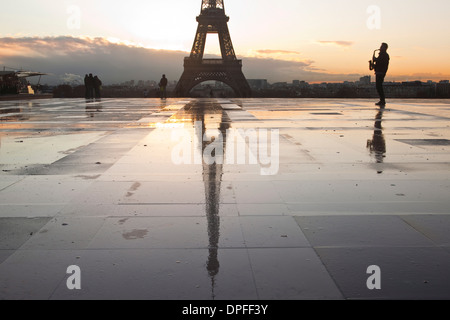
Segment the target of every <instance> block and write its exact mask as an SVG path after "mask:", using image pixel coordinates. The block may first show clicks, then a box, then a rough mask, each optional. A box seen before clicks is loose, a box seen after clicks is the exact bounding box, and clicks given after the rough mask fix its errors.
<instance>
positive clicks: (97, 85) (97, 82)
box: [94, 76, 102, 99]
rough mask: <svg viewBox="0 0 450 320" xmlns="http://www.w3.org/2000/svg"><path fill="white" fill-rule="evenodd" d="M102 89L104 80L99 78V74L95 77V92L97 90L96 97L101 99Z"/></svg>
mask: <svg viewBox="0 0 450 320" xmlns="http://www.w3.org/2000/svg"><path fill="white" fill-rule="evenodd" d="M101 89H102V81H101V80H100V79H99V77H98V76H95V77H94V92H95V99H101V94H100V91H101Z"/></svg>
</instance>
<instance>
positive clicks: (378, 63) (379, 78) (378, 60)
mask: <svg viewBox="0 0 450 320" xmlns="http://www.w3.org/2000/svg"><path fill="white" fill-rule="evenodd" d="M387 49H388V45H387V43H384V42H383V43H382V44H381V47H380V54H379V55H378V57H375V55H374V57H373V68H374V69H375V76H376V88H377V92H378V95H379V96H380V101H379V102H377V103H376V105H377V106H380V107H382V108H384V107H385V106H386V97H385V95H384V90H383V82H384V78H385V77H386V73H387V71H388V68H389V60H390V57H389V54H388V53H387Z"/></svg>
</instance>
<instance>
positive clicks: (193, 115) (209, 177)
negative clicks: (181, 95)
mask: <svg viewBox="0 0 450 320" xmlns="http://www.w3.org/2000/svg"><path fill="white" fill-rule="evenodd" d="M178 116H179V117H180V118H183V119H189V118H190V119H191V121H192V123H193V124H195V123H196V122H201V123H202V127H201V130H198V131H196V133H197V134H198V135H199V136H198V137H195V139H196V140H197V141H202V148H201V150H196V152H202V155H203V152H204V151H205V149H206V148H207V147H208V146H209V145H210V144H212V143H213V142H214V141H206V142H205V141H203V136H204V135H205V133H208V134H211V133H213V132H214V131H215V130H218V131H217V132H216V135H218V134H219V132H220V134H221V136H222V139H223V142H222V143H223V145H222V146H221V147H222V148H223V149H222V150H224V152H225V146H226V131H227V129H228V128H229V122H230V121H229V118H228V116H227V114H226V113H225V112H224V111H223V109H222V107H221V106H220V105H218V104H216V103H213V102H211V101H196V102H194V103H189V104H188V105H186V107H185V108H184V109H183V110H180V111H179V113H178ZM196 129H198V128H196ZM215 138H216V140H217V138H218V137H217V136H215ZM218 147H219V146H218ZM211 156H212V157H215V156H218V155H217V154H211ZM202 163H203V182H204V185H205V202H206V220H207V227H208V251H209V254H208V261H207V262H206V269H207V271H208V275H209V277H210V279H211V296H212V298H213V299H214V298H215V292H214V290H215V285H216V282H215V281H216V275H217V274H218V273H219V268H220V263H219V258H218V249H219V238H220V216H219V207H220V188H221V182H222V169H223V165H222V164H218V163H216V162H214V163H212V164H208V163H206V162H205V161H203V162H202Z"/></svg>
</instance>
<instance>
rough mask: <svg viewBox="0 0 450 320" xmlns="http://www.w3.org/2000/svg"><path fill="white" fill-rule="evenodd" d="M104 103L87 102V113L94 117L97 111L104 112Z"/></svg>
mask: <svg viewBox="0 0 450 320" xmlns="http://www.w3.org/2000/svg"><path fill="white" fill-rule="evenodd" d="M102 109H103V107H102V105H101V103H100V102H86V115H88V116H89V117H90V118H94V116H95V114H96V113H100V112H102Z"/></svg>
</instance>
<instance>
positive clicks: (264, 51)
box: [255, 49, 300, 54]
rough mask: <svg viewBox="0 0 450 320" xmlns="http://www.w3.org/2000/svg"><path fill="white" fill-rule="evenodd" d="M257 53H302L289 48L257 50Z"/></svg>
mask: <svg viewBox="0 0 450 320" xmlns="http://www.w3.org/2000/svg"><path fill="white" fill-rule="evenodd" d="M255 51H256V52H257V53H260V54H300V52H298V51H288V50H270V49H265V50H255Z"/></svg>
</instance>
